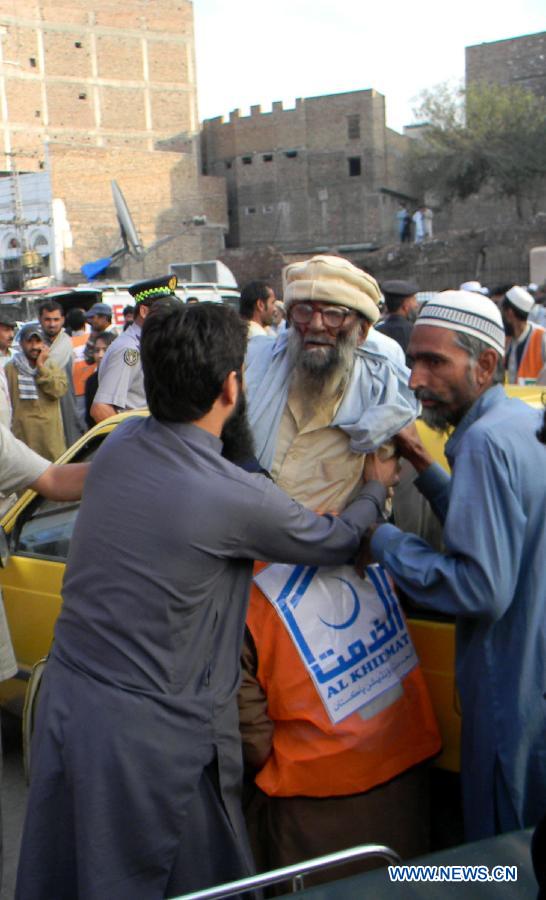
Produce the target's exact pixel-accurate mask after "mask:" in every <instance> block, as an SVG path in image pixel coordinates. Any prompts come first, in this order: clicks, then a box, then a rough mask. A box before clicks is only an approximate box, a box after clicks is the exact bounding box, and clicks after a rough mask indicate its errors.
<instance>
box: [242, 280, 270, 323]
mask: <svg viewBox="0 0 546 900" xmlns="http://www.w3.org/2000/svg"><path fill="white" fill-rule="evenodd" d="M271 290H273V288H272V287H271V285H270V284H268V283H267V281H250V282H249V283H248V284H245V286H244V288H243V290H242V291H241V299H240V301H239V313H240V314H241V316H242V317H243V319H251V318H252V316H253V315H254V310H255V309H256V304H257V302H258V300H264V301H265V300H267V298H268V297H269V292H270V291H271Z"/></svg>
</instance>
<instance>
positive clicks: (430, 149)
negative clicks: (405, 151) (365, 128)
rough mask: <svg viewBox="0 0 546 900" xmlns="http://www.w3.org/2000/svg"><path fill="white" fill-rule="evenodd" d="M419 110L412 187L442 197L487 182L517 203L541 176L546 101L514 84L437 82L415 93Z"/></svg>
mask: <svg viewBox="0 0 546 900" xmlns="http://www.w3.org/2000/svg"><path fill="white" fill-rule="evenodd" d="M416 113H417V115H418V116H419V118H420V119H421V121H424V122H426V123H427V126H426V129H424V133H423V135H422V137H421V138H420V139H418V140H414V141H412V144H411V153H410V161H409V164H410V171H411V174H412V177H413V180H414V183H415V186H416V188H417V189H418V190H419V191H420V192H421V193H424V191H425V190H432V191H434V193H435V194H436V195H437V196H438V197H439V198H440V200H441V201H443V202H446V201H450V200H453V199H454V198H460V199H464V198H466V197H469V196H471V195H472V194H476V193H478V191H479V190H480V189H481V188H482V187H484V186H485V185H490V186H491V187H493V189H494V190H495V191H496V192H498V194H499V195H502V196H504V197H513V198H514V199H515V202H516V207H517V211H518V215H521V202H522V199H523V198H524V197H525V196H531V195H532V193H533V190H534V189H535V188H536V185H537V182H538V180H539V179H541V178H544V177H545V176H546V100H545V99H544V98H542V97H537V96H536V95H535V94H533V93H531V92H530V91H526V90H524V89H523V88H521V87H519V86H510V87H500V86H498V85H493V86H491V85H480V86H479V87H471V88H469V89H468V90H467V91H463V90H461V89H459V90H452V89H449V88H448V87H447V86H446V85H440V86H439V87H437V88H435V89H434V90H432V91H426V92H424V93H423V94H422V95H421V102H420V105H419V107H418V108H417V110H416Z"/></svg>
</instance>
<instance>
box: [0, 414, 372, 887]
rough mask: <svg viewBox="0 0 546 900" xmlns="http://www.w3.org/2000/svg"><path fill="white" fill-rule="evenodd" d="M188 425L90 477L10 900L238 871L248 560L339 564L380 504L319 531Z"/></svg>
mask: <svg viewBox="0 0 546 900" xmlns="http://www.w3.org/2000/svg"><path fill="white" fill-rule="evenodd" d="M220 449H221V443H220V441H219V440H218V439H217V438H215V437H214V436H212V435H211V434H209V433H208V432H206V431H204V430H202V429H201V428H199V427H196V426H193V425H180V424H161V423H159V422H157V421H156V420H154V419H153V418H149V419H140V418H139V419H138V420H132V419H131V420H129V421H128V422H126V423H123V424H122V425H121V426H119V427H118V428H117V430H116V431H115V432H114V433H113V434H112V435H110V436H109V437H108V438H107V440H106V441H105V443H104V444H103V446H102V447H101V449H100V450H99V452H98V453H97V455H96V458H95V460H94V462H93V464H92V467H91V471H90V473H89V476H88V478H87V483H86V486H85V490H84V497H83V501H82V506H81V510H80V513H79V516H78V519H77V522H76V526H75V530H74V536H73V540H72V546H71V549H70V555H69V560H68V566H67V572H66V577H65V583H64V588H63V599H64V603H63V609H62V612H61V615H60V617H59V620H58V622H57V627H56V632H55V644H54V647H53V651H52V656H51V658H50V661H49V662H48V665H47V667H46V671H45V674H44V678H43V682H42V692H43V693H42V695H41V698H40V704H39V708H38V716H37V725H36V731H35V735H34V740H33V747H32V752H33V768H32V778H31V788H30V797H29V806H28V813H27V819H26V823H25V829H24V835H23V842H22V851H21V859H20V865H19V875H18V883H17V893H16V896H17V897H18V898H19V900H53V898H54V900H76V898H77V900H105V898H116V900H124V898H127V900H129V898H130V900H154V898H163V897H165V896H167V897H168V896H175V895H176V894H179V893H183V892H186V891H189V890H195V889H198V888H204V887H207V886H209V885H211V884H214V883H218V882H222V881H226V880H229V879H231V878H235V877H242V876H244V875H246V874H249V873H250V872H251V871H252V862H251V860H250V858H249V853H248V849H247V840H246V834H245V829H244V824H243V821H242V815H241V810H240V799H239V791H240V781H241V747H240V736H239V728H238V713H237V704H236V695H237V689H238V684H239V657H240V650H241V643H242V636H243V629H244V621H245V612H246V605H247V595H248V588H249V582H250V577H251V567H252V563H251V560H252V559H253V558H260V559H266V560H267V559H269V560H276V561H279V562H291V563H304V564H317V563H318V562H320V563H321V564H322V565H328V564H339V563H342V562H346V561H347V560H349V559H350V558H352V557H353V555H354V554H355V552H356V550H357V547H358V543H359V539H360V537H361V535H362V534H363V531H364V530H365V528H366V526H367V524H369V523H370V522H371V521H374V520H375V518H376V515H377V505H378V502H379V503H380V502H381V501H382V499H383V497H384V488H382V487H381V486H380V485H378V484H372V485H368V486H366V487H365V488H364V489H363V491H362V492H361V493H360V494H359V496H358V497H357V499H356V500H355V501H354V502H353V503H352V504H351V505H350V506H349V507H348V508H347V510H345V511H344V512H343V513H342V514H341V515H340V516H339V517H337V518H332V517H330V516H324V517H319V516H315V515H314V514H313V513H311V512H309V511H308V510H306V509H304V508H303V507H301V506H300V505H299V504H297V503H295V502H293V501H292V500H290V499H289V498H288V497H287V496H286V495H285V494H283V493H282V492H281V491H280V490H279V489H278V488H277V487H276V486H275V485H274V484H273V483H272V482H271V481H269V480H268V479H266V478H264V477H262V476H257V475H249V474H248V473H246V472H244V471H242V470H241V469H238V468H236V467H235V466H233V465H232V464H231V463H229V462H228V461H226V460H225V459H223V458H222V457H221V455H220Z"/></svg>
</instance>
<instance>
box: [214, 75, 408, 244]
mask: <svg viewBox="0 0 546 900" xmlns="http://www.w3.org/2000/svg"><path fill="white" fill-rule="evenodd" d="M405 142H406V139H405V138H404V137H403V136H402V135H397V134H396V133H395V132H390V131H389V130H388V129H387V128H386V126H385V99H384V97H383V96H382V95H381V94H379V93H377V91H374V90H367V91H353V92H349V93H346V94H335V95H330V96H325V97H310V98H306V99H305V100H303V99H298V100H296V104H295V107H294V109H286V110H285V109H283V105H282V103H278V102H276V103H274V104H273V107H272V110H271V112H267V113H262V111H261V108H260V107H259V106H253V107H251V110H250V115H249V116H241V115H240V112H239V110H234V112H232V113H231V114H230V117H229V121H228V122H225V121H224V120H223V118H216V119H210V120H208V121H205V122H204V123H203V129H202V156H203V164H204V167H205V171H206V172H208V173H209V174H214V175H217V176H220V175H223V176H224V177H225V178H226V180H227V185H228V207H229V222H230V232H229V238H230V244H231V246H260V245H265V244H271V243H274V244H275V245H278V246H280V247H283V248H285V249H294V248H303V247H311V248H312V247H315V248H316V247H331V246H333V245H346V244H355V243H356V244H361V243H375V242H383V241H384V240H385V239H388V238H390V237H393V236H394V234H395V225H394V222H395V219H394V213H395V210H396V208H397V197H398V195H399V196H400V197H401V196H403V195H406V193H407V188H406V184H405V177H404V169H403V166H402V158H403V152H404V146H405Z"/></svg>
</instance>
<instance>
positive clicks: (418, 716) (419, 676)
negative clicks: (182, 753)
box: [247, 563, 441, 797]
mask: <svg viewBox="0 0 546 900" xmlns="http://www.w3.org/2000/svg"><path fill="white" fill-rule="evenodd" d="M263 565H264V563H257V564H256V568H255V571H259V570H260V569H261V568H263ZM247 626H248V628H249V629H250V632H251V634H252V638H253V640H254V643H255V646H256V652H257V657H258V672H257V677H258V681H259V683H260V685H261V687H262V689H263V690H264V692H265V694H266V696H267V707H268V715H269V718H270V719H271V720H272V721H273V722H274V726H275V728H274V732H273V748H272V752H271V754H270V756H269V758H268V759H267V761H266V763H265V765H264V767H263V768H262V769H261V771H260V772H259V773H258V775H257V777H256V784H257V785H258V787H260V788H261V789H262V791H264V792H265V793H266V794H268V795H269V796H272V797H293V796H298V795H299V796H304V797H333V796H343V795H347V794H357V793H361V792H363V791H368V790H370V789H371V788H373V787H375V786H376V785H378V784H383V783H384V782H386V781H389V779H391V778H394V777H395V776H396V775H399V774H400V773H401V772H404V771H405V770H406V769H409V768H411V766H414V765H416V764H417V763H420V762H422V761H423V760H425V759H428V758H429V757H430V756H433V755H434V754H436V753H438V751H439V750H440V748H441V741H440V734H439V732H438V726H437V724H436V719H435V717H434V712H433V710H432V705H431V702H430V697H429V694H428V690H427V687H426V684H425V680H424V677H423V673H422V672H421V668H420V666H416V667H415V668H414V669H412V671H411V672H410V673H409V674H408V675H406V677H405V678H404V679H403V681H402V688H403V694H402V696H401V697H399V698H397V699H396V700H395V701H394V702H393V703H392V704H391V706H388V707H387V708H386V709H383V710H381V711H379V712H377V713H376V714H375V715H372V716H371V718H369V719H365V718H363V717H362V716H361V715H360V713H359V712H355V713H352V714H351V715H350V716H348V717H347V718H346V719H344V720H343V721H342V722H338V724H337V725H334V724H333V723H332V722H331V721H330V719H329V717H328V714H327V712H326V710H325V708H324V706H323V704H322V702H321V699H320V697H319V695H318V693H317V691H316V689H315V687H314V685H313V682H312V680H311V678H310V676H309V675H308V673H307V671H306V669H305V667H304V665H303V663H302V661H301V659H300V656H299V654H298V651H297V650H296V648H295V646H294V644H293V642H292V639H291V638H290V635H289V634H288V632H287V630H286V628H285V626H284V625H283V623H282V621H281V618H280V616H279V615H278V613H277V612H276V611H275V609H274V607H273V605H272V604H271V603H270V602H269V601H268V600H267V598H266V597H265V595H264V594H263V593H262V591H261V590H260V589H259V588H258V587H257V586H256V585H255V584H253V585H252V589H251V593H250V605H249V610H248V616H247Z"/></svg>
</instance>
